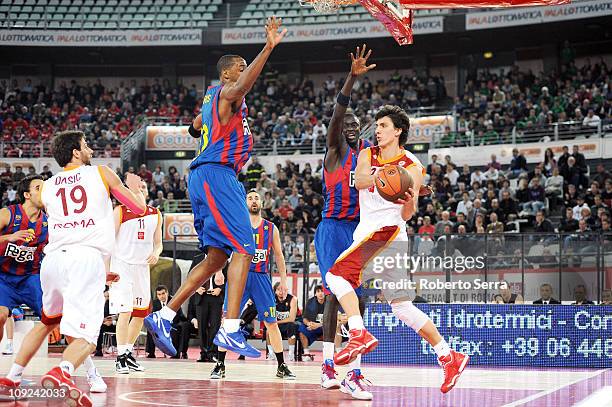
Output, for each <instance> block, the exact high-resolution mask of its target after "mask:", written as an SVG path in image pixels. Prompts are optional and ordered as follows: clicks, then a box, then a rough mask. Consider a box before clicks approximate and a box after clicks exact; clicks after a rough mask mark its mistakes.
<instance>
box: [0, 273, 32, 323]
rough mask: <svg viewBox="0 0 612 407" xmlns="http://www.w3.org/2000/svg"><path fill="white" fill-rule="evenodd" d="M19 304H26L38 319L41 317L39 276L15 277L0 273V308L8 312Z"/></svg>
mask: <svg viewBox="0 0 612 407" xmlns="http://www.w3.org/2000/svg"><path fill="white" fill-rule="evenodd" d="M21 304H26V305H27V306H28V307H30V308H31V309H32V311H34V313H35V314H36V315H37V316H38V317H40V316H41V309H42V288H41V286H40V274H27V275H23V276H15V275H13V274H7V273H0V307H7V308H8V309H9V312H10V311H11V310H12V309H13V308H16V307H18V306H20V305H21Z"/></svg>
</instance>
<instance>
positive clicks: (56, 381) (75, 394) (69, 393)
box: [40, 366, 93, 407]
mask: <svg viewBox="0 0 612 407" xmlns="http://www.w3.org/2000/svg"><path fill="white" fill-rule="evenodd" d="M40 384H41V385H42V386H43V387H44V388H45V389H57V390H60V389H62V390H65V391H66V396H65V400H64V401H65V402H66V404H68V405H69V406H76V407H92V406H93V402H92V401H91V398H90V397H89V396H88V395H87V394H85V393H83V392H82V391H81V390H80V389H79V388H78V387H76V384H74V382H73V381H72V378H71V377H70V375H69V374H68V373H66V372H65V371H63V370H62V369H61V368H60V367H59V366H56V367H54V368H53V369H51V370H49V371H48V372H47V373H46V374H45V375H43V377H42V378H41V379H40Z"/></svg>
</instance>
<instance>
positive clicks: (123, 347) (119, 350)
mask: <svg viewBox="0 0 612 407" xmlns="http://www.w3.org/2000/svg"><path fill="white" fill-rule="evenodd" d="M127 348H128V346H127V345H119V344H117V355H119V356H121V355H123V354H124V353H126V352H127Z"/></svg>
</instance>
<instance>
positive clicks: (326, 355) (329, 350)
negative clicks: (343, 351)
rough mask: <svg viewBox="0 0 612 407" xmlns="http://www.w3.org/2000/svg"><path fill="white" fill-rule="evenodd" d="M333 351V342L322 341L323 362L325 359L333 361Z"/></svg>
mask: <svg viewBox="0 0 612 407" xmlns="http://www.w3.org/2000/svg"><path fill="white" fill-rule="evenodd" d="M334 351H335V348H334V343H333V342H323V362H325V361H326V360H331V361H332V363H333V360H334Z"/></svg>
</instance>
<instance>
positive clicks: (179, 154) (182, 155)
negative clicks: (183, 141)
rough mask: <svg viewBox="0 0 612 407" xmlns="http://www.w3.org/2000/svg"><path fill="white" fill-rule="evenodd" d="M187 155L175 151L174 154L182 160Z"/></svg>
mask: <svg viewBox="0 0 612 407" xmlns="http://www.w3.org/2000/svg"><path fill="white" fill-rule="evenodd" d="M186 155H187V153H185V152H184V151H175V152H174V156H175V157H176V158H184V157H185V156H186Z"/></svg>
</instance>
